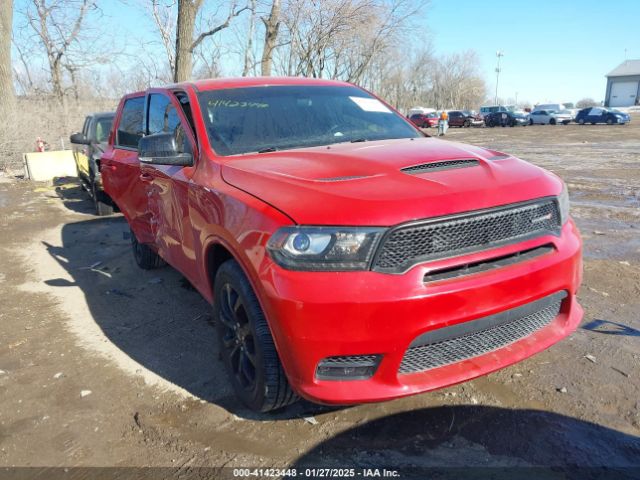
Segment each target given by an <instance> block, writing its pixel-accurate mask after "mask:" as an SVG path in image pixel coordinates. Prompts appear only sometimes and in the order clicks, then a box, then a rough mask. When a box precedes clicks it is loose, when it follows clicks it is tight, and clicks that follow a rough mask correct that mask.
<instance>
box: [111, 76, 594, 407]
mask: <svg viewBox="0 0 640 480" xmlns="http://www.w3.org/2000/svg"><path fill="white" fill-rule="evenodd" d="M101 168H102V175H103V178H104V187H105V189H106V191H107V192H108V194H109V195H110V197H111V198H112V199H113V200H114V201H115V202H116V203H117V204H118V206H119V208H120V209H121V210H122V212H123V214H124V216H125V218H126V220H127V221H128V222H129V225H130V226H131V230H132V236H131V239H132V249H133V254H134V256H135V259H136V262H137V263H138V265H139V266H140V267H142V268H145V269H149V268H154V267H158V266H160V265H161V264H162V263H164V262H163V261H166V262H167V263H169V264H171V265H172V266H173V267H175V268H176V269H177V270H179V271H180V272H181V273H182V274H184V275H185V276H186V277H187V278H188V279H189V281H190V282H191V283H192V284H193V285H194V286H195V288H197V289H198V290H199V291H200V293H201V294H202V295H203V296H204V297H205V298H206V299H207V300H208V301H209V302H211V303H212V304H213V311H214V316H215V322H216V325H217V329H218V332H219V340H220V349H221V352H222V358H223V359H224V362H225V364H226V367H227V369H228V372H229V376H230V380H231V382H232V383H233V386H234V388H235V391H236V392H237V395H238V396H239V397H240V398H241V399H242V400H243V401H244V402H245V403H246V404H247V405H248V406H249V407H251V408H253V409H256V410H260V411H269V410H273V409H277V408H279V407H283V406H285V405H287V404H289V403H291V402H293V401H294V400H295V399H296V398H297V396H298V395H300V396H302V397H305V398H307V399H309V400H312V401H314V402H319V403H326V404H350V403H361V402H373V401H380V400H388V399H392V398H397V397H401V396H405V395H411V394H415V393H419V392H426V391H429V390H433V389H437V388H441V387H444V386H447V385H451V384H454V383H458V382H461V381H464V380H468V379H470V378H474V377H477V376H479V375H483V374H486V373H488V372H491V371H494V370H497V369H499V368H502V367H505V366H507V365H510V364H512V363H514V362H517V361H519V360H522V359H524V358H526V357H528V356H530V355H532V354H534V353H536V352H539V351H541V350H543V349H545V348H547V347H549V346H550V345H552V344H554V343H555V342H557V341H558V340H560V339H561V338H563V337H565V336H566V335H568V334H569V333H570V332H571V331H572V330H574V329H575V328H576V325H578V323H579V321H580V319H581V317H582V309H581V307H580V306H579V305H578V302H577V300H576V291H577V289H578V285H579V284H580V280H581V270H582V269H581V241H580V237H579V234H578V230H577V228H576V226H575V224H574V222H573V221H572V220H571V218H570V217H569V201H568V197H567V190H566V188H565V186H564V184H563V182H562V181H561V180H560V179H559V178H558V177H557V176H555V175H553V174H552V173H549V172H547V171H545V170H543V169H541V168H539V167H536V166H534V165H532V164H530V163H527V162H524V161H522V160H519V159H517V158H515V157H513V156H511V155H508V154H504V153H500V152H496V151H491V150H487V149H485V148H480V147H473V146H468V145H462V144H457V143H452V142H448V141H443V140H438V139H435V138H428V137H426V136H425V135H424V134H422V133H421V132H420V131H419V130H418V129H417V128H416V127H415V126H413V125H412V124H411V123H410V122H409V121H408V120H407V119H405V118H404V117H403V116H401V115H400V114H399V113H398V112H396V111H395V110H394V109H393V108H391V107H390V106H389V105H388V104H386V103H384V102H383V101H381V100H379V99H378V98H376V97H375V96H373V95H372V94H370V93H368V92H366V91H365V90H363V89H361V88H358V87H355V86H353V85H350V84H348V83H342V82H334V81H326V80H318V79H313V80H312V79H300V78H284V79H277V78H269V79H264V78H262V79H261V78H243V79H218V80H207V81H198V82H194V83H184V84H179V85H174V86H171V87H167V88H157V89H150V90H148V91H147V92H140V93H135V94H131V95H127V96H126V97H124V98H123V99H122V101H121V102H120V105H119V107H118V111H117V114H116V119H115V123H114V129H113V131H112V133H111V136H110V140H109V146H108V148H107V150H106V151H105V153H104V155H103V157H102V162H101Z"/></svg>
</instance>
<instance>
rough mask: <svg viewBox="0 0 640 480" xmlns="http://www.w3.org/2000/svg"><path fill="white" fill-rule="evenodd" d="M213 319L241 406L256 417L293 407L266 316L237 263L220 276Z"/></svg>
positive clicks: (224, 267) (227, 266)
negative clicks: (252, 411)
mask: <svg viewBox="0 0 640 480" xmlns="http://www.w3.org/2000/svg"><path fill="white" fill-rule="evenodd" d="M213 313H214V319H215V323H216V328H217V330H218V338H219V341H220V351H221V354H222V359H223V361H224V363H225V366H226V369H227V372H228V374H229V377H230V379H231V383H232V385H233V388H234V390H235V392H236V395H237V396H238V397H239V398H240V400H242V402H243V403H244V404H245V405H247V406H248V407H249V408H251V409H252V410H255V411H258V412H269V411H272V410H277V409H279V408H282V407H285V406H287V405H289V404H291V403H293V402H295V401H296V400H297V399H298V397H297V396H296V394H295V393H294V392H293V390H291V387H290V386H289V382H288V381H287V377H286V376H285V373H284V370H283V369H282V364H281V363H280V358H279V357H278V352H277V351H276V347H275V345H274V343H273V338H272V337H271V332H270V330H269V326H268V325H267V321H266V319H265V317H264V313H263V312H262V309H261V308H260V304H259V302H258V299H257V297H256V295H255V293H254V292H253V289H252V288H251V285H250V284H249V281H248V280H247V277H246V276H245V274H244V272H243V271H242V269H241V268H240V265H238V263H237V262H236V261H235V260H227V261H226V262H225V263H223V264H222V265H221V266H220V268H219V270H218V272H217V274H216V278H215V283H214V304H213Z"/></svg>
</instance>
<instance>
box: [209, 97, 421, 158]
mask: <svg viewBox="0 0 640 480" xmlns="http://www.w3.org/2000/svg"><path fill="white" fill-rule="evenodd" d="M198 97H199V99H200V105H201V108H202V110H203V117H204V121H205V124H206V126H207V133H208V135H209V139H210V141H211V144H212V146H213V149H214V150H215V151H216V153H218V154H219V155H238V154H242V153H249V152H267V151H275V150H288V149H294V148H303V147H313V146H319V145H330V144H333V143H343V142H363V141H369V140H385V139H392V138H416V137H420V136H421V135H420V133H419V132H418V131H417V130H416V129H415V128H413V127H412V126H411V125H410V124H408V123H407V122H406V121H405V120H404V119H403V118H402V117H400V116H399V115H397V114H396V113H394V112H392V111H391V110H389V109H388V108H387V107H386V106H385V105H384V104H383V103H382V102H380V101H379V100H377V99H376V98H374V97H372V96H371V95H369V94H368V93H366V92H364V91H362V90H360V89H359V88H356V87H351V86H344V87H343V86H308V85H304V86H303V85H292V86H261V87H249V88H236V89H225V90H210V91H206V92H201V93H199V94H198Z"/></svg>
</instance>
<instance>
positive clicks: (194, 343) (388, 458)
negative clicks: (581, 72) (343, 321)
mask: <svg viewBox="0 0 640 480" xmlns="http://www.w3.org/2000/svg"><path fill="white" fill-rule="evenodd" d="M445 138H446V139H447V140H453V141H461V142H466V143H472V144H477V145H482V146H487V147H490V148H492V149H496V150H501V151H507V152H510V153H513V154H515V155H517V156H520V157H521V158H523V159H525V160H528V161H531V162H533V163H535V164H537V165H540V166H543V167H545V168H548V169H549V170H552V171H553V172H555V173H557V174H559V175H560V176H561V177H563V178H564V179H565V180H566V182H567V183H568V185H569V189H570V193H571V201H572V213H573V216H574V218H575V219H576V220H577V222H578V225H579V227H580V229H581V231H582V234H583V239H584V244H585V250H584V259H585V277H584V282H583V285H582V288H581V291H580V295H579V299H580V302H581V303H582V305H583V306H584V308H585V318H584V321H583V323H582V325H581V327H580V328H579V329H578V331H576V333H575V334H573V335H572V336H571V337H570V338H568V339H566V340H565V341H562V342H560V343H559V344H557V345H555V346H553V347H552V348H550V349H549V350H547V351H545V352H543V353H541V354H539V355H537V356H534V357H533V358H530V359H528V360H526V361H524V362H522V363H519V364H517V365H515V366H512V367H510V368H507V369H505V370H502V371H500V372H497V373H494V374H491V375H488V376H486V377H483V378H480V379H477V380H475V381H471V382H468V383H464V384H461V385H458V386H455V387H452V388H448V389H444V390H440V391H437V392H433V393H428V394H423V395H418V396H414V397H410V398H405V399H400V400H396V401H392V402H387V403H380V404H371V405H361V406H354V407H350V408H334V409H329V408H324V407H318V406H314V405H310V404H308V403H299V404H296V405H294V406H291V407H289V408H287V409H286V410H285V411H283V412H280V413H277V414H273V415H257V414H253V413H251V412H249V411H247V410H246V409H244V408H243V407H242V406H241V405H239V404H238V402H237V401H236V400H235V398H234V396H233V394H232V392H231V390H230V388H229V387H228V385H227V380H226V377H225V373H224V371H223V369H222V364H221V363H220V362H219V360H218V355H217V347H216V341H215V330H214V329H213V328H212V324H211V316H210V308H209V306H208V305H207V304H206V303H205V302H204V300H203V299H202V298H201V297H200V296H199V295H198V294H197V293H196V292H194V291H193V290H191V289H190V288H189V285H188V284H187V283H186V282H184V281H183V279H182V277H181V275H180V274H178V273H177V272H176V271H174V270H173V269H171V268H170V267H166V268H163V269H160V270H156V271H142V270H139V269H138V268H137V267H136V266H135V264H134V261H133V258H132V256H131V254H130V251H129V240H128V239H127V237H126V232H127V226H126V223H125V221H124V219H123V218H122V217H121V216H120V215H114V216H112V217H108V218H98V217H95V216H93V215H92V214H91V204H90V201H89V200H88V197H87V196H86V194H85V193H84V192H83V191H81V190H80V188H79V187H78V186H77V184H76V183H74V182H73V181H72V180H71V181H66V182H58V185H57V186H46V185H40V184H34V183H32V182H28V181H25V180H20V179H11V178H7V177H4V178H2V177H0V228H1V232H2V233H1V242H0V288H1V291H2V295H1V296H0V478H9V477H7V475H9V474H11V472H13V473H14V474H15V472H16V471H14V470H4V475H5V477H3V476H2V475H3V473H2V472H3V470H2V467H12V466H22V467H24V466H31V467H42V466H44V467H89V466H91V467H125V466H126V467H135V466H153V467H171V468H170V469H167V470H160V471H157V472H156V473H157V474H158V475H160V476H165V477H171V478H188V477H189V476H190V475H196V476H197V477H198V478H219V477H221V476H223V475H231V473H230V472H231V470H229V468H230V467H286V466H298V467H303V466H315V467H320V466H335V467H353V466H354V465H357V466H364V467H371V468H383V467H385V468H392V469H397V470H398V471H399V472H400V473H401V474H402V473H403V472H409V471H412V470H411V469H414V470H415V469H416V468H421V467H446V466H449V467H462V466H477V467H488V466H490V467H513V466H516V467H527V466H560V467H562V466H565V467H566V466H578V467H594V466H609V467H629V466H636V467H640V439H639V435H640V368H639V367H640V314H639V313H638V312H639V311H640V300H639V298H640V117H638V116H636V117H635V118H634V119H633V121H632V123H631V124H630V125H627V126H605V125H602V126H578V125H569V126H534V127H515V128H471V129H453V128H452V129H450V130H449V132H448V134H447V136H446V137H445ZM201 467H212V468H210V469H207V468H205V469H201ZM223 467H226V470H225V469H223ZM52 471H53V472H58V473H59V472H60V471H59V470H52ZM158 472H160V473H158ZM196 472H197V474H196ZM634 472H635V473H637V474H638V477H633V473H629V472H627V474H628V475H632V476H629V477H624V476H619V477H617V478H640V468H639V469H638V470H635V471H634ZM405 477H406V475H405ZM25 478H27V477H25ZM43 478H44V477H43ZM253 478H256V477H253ZM423 478H426V477H423ZM432 478H436V477H432ZM437 478H443V477H437ZM458 478H460V477H458ZM512 478H513V477H512ZM537 478H540V477H537ZM544 478H565V477H544ZM576 478H577V477H576ZM583 478H586V477H583Z"/></svg>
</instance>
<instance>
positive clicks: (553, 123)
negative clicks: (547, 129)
mask: <svg viewBox="0 0 640 480" xmlns="http://www.w3.org/2000/svg"><path fill="white" fill-rule="evenodd" d="M556 123H558V122H556V119H555V118H552V119H550V120H549V125H555V124H556Z"/></svg>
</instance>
